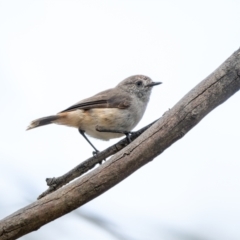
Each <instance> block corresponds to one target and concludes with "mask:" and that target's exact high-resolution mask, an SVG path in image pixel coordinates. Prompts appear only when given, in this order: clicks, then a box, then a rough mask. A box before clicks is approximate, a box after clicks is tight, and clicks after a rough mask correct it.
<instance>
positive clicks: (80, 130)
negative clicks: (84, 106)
mask: <svg viewBox="0 0 240 240" xmlns="http://www.w3.org/2000/svg"><path fill="white" fill-rule="evenodd" d="M78 131H79V133H80V134H81V135H82V136H83V137H84V138H85V139H86V141H87V142H88V143H89V144H90V145H91V146H92V147H93V149H94V150H95V151H93V155H96V154H97V153H98V152H99V151H98V150H97V149H96V148H95V147H94V145H93V144H92V143H91V142H90V140H89V139H88V138H87V136H86V135H85V132H84V131H83V130H82V129H80V128H79V129H78Z"/></svg>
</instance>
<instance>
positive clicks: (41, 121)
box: [26, 115, 60, 130]
mask: <svg viewBox="0 0 240 240" xmlns="http://www.w3.org/2000/svg"><path fill="white" fill-rule="evenodd" d="M59 118H60V116H59V115H53V116H48V117H43V118H39V119H36V120H34V121H32V122H31V123H30V125H29V126H28V127H27V129H26V130H30V129H33V128H36V127H41V126H44V125H48V124H51V123H53V122H54V121H56V120H58V119H59Z"/></svg>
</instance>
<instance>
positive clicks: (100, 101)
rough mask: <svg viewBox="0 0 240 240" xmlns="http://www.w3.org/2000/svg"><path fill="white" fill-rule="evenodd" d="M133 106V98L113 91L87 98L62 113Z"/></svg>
mask: <svg viewBox="0 0 240 240" xmlns="http://www.w3.org/2000/svg"><path fill="white" fill-rule="evenodd" d="M130 104H131V98H130V97H129V95H127V93H125V92H124V93H122V92H121V93H120V92H117V93H116V92H115V91H112V89H109V90H106V91H103V92H100V93H98V94H96V95H94V96H92V97H90V98H86V99H84V100H82V101H80V102H77V103H76V104H74V105H72V106H70V107H69V108H67V109H65V110H63V111H61V112H60V113H62V112H70V111H74V110H77V109H85V110H88V109H92V108H120V109H125V108H128V107H129V106H130Z"/></svg>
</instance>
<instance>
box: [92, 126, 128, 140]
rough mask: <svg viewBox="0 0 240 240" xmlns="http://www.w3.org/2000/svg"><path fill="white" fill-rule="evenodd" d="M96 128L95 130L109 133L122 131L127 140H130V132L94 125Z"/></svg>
mask: <svg viewBox="0 0 240 240" xmlns="http://www.w3.org/2000/svg"><path fill="white" fill-rule="evenodd" d="M96 130H97V131H98V132H109V133H122V134H125V135H126V138H127V140H128V142H129V143H130V142H131V138H130V137H131V134H132V132H128V131H120V130H113V129H105V128H102V127H100V126H97V127H96Z"/></svg>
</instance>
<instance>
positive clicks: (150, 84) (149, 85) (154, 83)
mask: <svg viewBox="0 0 240 240" xmlns="http://www.w3.org/2000/svg"><path fill="white" fill-rule="evenodd" d="M159 84H162V82H151V83H149V84H148V85H147V87H154V86H157V85H159Z"/></svg>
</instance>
